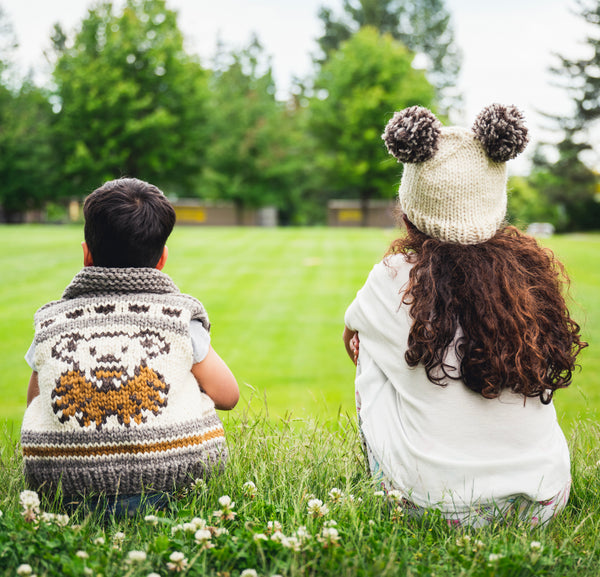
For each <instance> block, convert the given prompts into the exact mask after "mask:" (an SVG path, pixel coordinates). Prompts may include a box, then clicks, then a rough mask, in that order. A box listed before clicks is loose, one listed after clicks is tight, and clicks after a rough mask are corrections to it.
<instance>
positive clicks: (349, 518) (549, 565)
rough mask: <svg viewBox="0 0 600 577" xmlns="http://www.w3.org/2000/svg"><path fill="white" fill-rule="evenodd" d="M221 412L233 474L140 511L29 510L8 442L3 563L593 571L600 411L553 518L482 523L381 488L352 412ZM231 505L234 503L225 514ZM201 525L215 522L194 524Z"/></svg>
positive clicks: (284, 570)
mask: <svg viewBox="0 0 600 577" xmlns="http://www.w3.org/2000/svg"><path fill="white" fill-rule="evenodd" d="M224 425H225V431H226V435H227V437H228V443H229V450H230V461H229V463H228V465H227V468H226V470H225V473H224V474H223V475H221V476H219V477H215V478H212V479H209V480H208V482H206V483H203V482H199V483H198V484H197V485H196V486H195V487H194V488H192V489H191V490H190V491H189V492H180V493H179V494H178V495H177V496H176V499H175V500H174V501H173V503H172V506H171V507H168V508H167V509H165V510H163V511H155V510H149V511H146V512H145V513H142V514H140V515H139V516H137V517H134V518H132V519H115V518H112V517H108V518H105V519H103V518H102V517H101V516H100V515H98V514H92V515H88V516H85V515H84V514H83V513H84V512H83V510H79V511H76V512H75V513H74V514H73V516H72V517H71V518H68V519H67V518H65V517H57V516H56V515H62V514H63V511H62V509H61V508H60V505H59V503H58V502H52V503H48V502H45V501H42V503H41V504H40V512H39V513H36V514H35V516H34V517H35V518H34V519H32V520H30V521H27V520H26V517H25V516H24V515H23V513H24V512H25V507H24V506H23V505H21V503H20V502H19V501H20V495H19V493H20V491H21V490H22V489H24V486H23V480H22V474H21V464H22V463H21V459H20V456H19V454H18V449H17V448H16V447H15V446H14V444H6V443H0V447H1V449H2V453H1V456H0V480H1V481H2V487H3V488H4V491H3V493H2V496H1V497H0V511H2V513H3V514H2V515H1V516H0V567H2V569H3V570H4V571H5V572H6V574H7V575H8V574H10V575H14V574H16V570H17V568H18V567H19V566H21V565H22V564H28V565H30V566H31V569H32V571H33V572H34V573H35V574H37V575H46V576H48V577H54V576H61V577H62V576H63V575H68V576H70V575H73V576H75V575H86V574H90V575H97V574H102V575H104V576H105V577H113V576H122V575H128V576H130V577H147V576H148V575H149V574H150V573H151V572H156V573H159V574H160V575H168V574H177V573H176V572H175V571H174V570H173V569H170V567H169V563H174V562H175V560H176V559H177V558H179V564H180V565H181V566H185V571H183V572H182V573H183V574H186V575H191V576H192V575H193V576H205V575H206V576H216V575H221V576H223V575H230V576H231V577H238V576H240V575H244V573H243V571H246V570H254V571H255V572H256V574H257V575H259V576H260V577H265V576H273V575H275V574H280V575H286V576H287V577H299V576H309V575H322V576H328V575H331V576H335V577H340V576H348V577H351V576H352V577H354V576H363V577H367V576H377V577H391V576H395V575H423V576H426V575H434V574H435V575H438V576H440V577H442V576H446V577H454V576H456V575H470V576H473V577H492V576H493V577H513V576H516V575H518V576H522V577H533V576H536V577H537V576H546V577H560V576H563V575H572V574H575V573H574V572H575V571H576V574H577V575H578V576H582V577H596V576H597V575H598V570H599V568H600V548H599V546H598V539H597V533H598V530H599V529H600V526H599V519H600V475H599V472H598V465H597V461H598V458H599V457H600V454H599V451H598V440H599V438H600V430H599V429H598V425H597V424H594V423H591V422H587V423H584V424H581V425H580V426H579V427H578V430H577V431H576V432H575V433H574V434H573V436H572V437H571V451H572V461H573V487H572V491H571V498H570V502H569V504H568V505H567V507H566V509H565V510H564V511H563V512H562V513H561V514H560V515H559V516H558V517H557V518H556V519H555V520H554V521H552V522H551V523H550V524H549V526H547V527H542V528H539V527H538V528H532V527H529V526H528V525H524V524H521V523H517V522H515V521H513V520H508V521H507V522H505V523H502V524H500V523H497V524H494V525H491V526H489V527H484V528H481V529H477V530H473V529H461V528H457V527H450V526H448V525H447V523H446V522H444V521H443V520H442V519H440V518H439V516H438V515H436V514H435V513H433V512H432V513H430V514H428V515H426V516H425V517H424V518H422V519H418V518H414V517H411V516H410V515H409V513H408V512H407V511H402V510H401V509H400V510H399V509H398V507H397V504H396V503H395V502H394V500H393V499H392V498H389V497H388V498H386V497H385V496H383V495H380V494H378V493H377V492H376V490H377V487H376V486H375V485H374V483H373V482H372V481H371V479H370V478H369V476H368V474H367V471H366V467H365V463H364V458H363V455H362V454H361V451H360V443H359V439H358V435H357V431H356V427H355V425H354V424H353V418H350V419H348V418H345V417H340V418H339V419H338V420H337V421H328V422H325V423H319V422H314V421H309V420H307V421H302V422H299V421H293V420H291V419H282V420H281V421H280V422H279V423H277V424H274V423H272V422H269V421H267V420H265V419H264V417H263V416H261V415H254V414H244V415H241V416H239V417H237V418H230V419H225V421H224ZM224 496H227V497H229V499H230V502H229V505H227V502H228V501H227V500H226V499H222V497H224ZM313 498H316V499H319V501H320V502H321V505H319V503H312V507H311V509H312V510H313V511H315V513H316V514H314V515H313V514H311V513H310V512H309V501H311V499H313ZM25 502H26V501H25ZM224 510H227V511H231V512H232V513H235V515H234V516H233V518H229V519H225V518H224V515H223V514H222V513H223V511H224ZM215 511H217V512H220V513H221V514H220V516H215V515H214V512H215ZM43 513H45V514H43ZM48 513H51V515H48ZM146 513H148V514H149V515H146ZM319 513H320V514H319ZM227 516H229V517H231V516H232V515H227ZM334 523H335V524H334ZM203 526H206V527H207V528H210V529H208V530H209V531H210V533H209V535H207V534H206V532H205V531H206V529H205V530H204V531H202V532H201V533H200V534H199V533H197V531H198V530H199V529H200V528H201V527H203ZM223 530H225V531H223ZM203 539H204V541H203ZM207 545H208V546H207ZM175 553H179V554H180V556H179V557H172V556H173V555H174V554H175ZM183 559H185V561H184V560H183ZM172 567H173V566H172ZM174 568H175V567H174ZM21 571H23V569H21ZM21 574H23V573H21ZM253 574H254V573H248V572H246V574H245V575H247V576H249V575H253Z"/></svg>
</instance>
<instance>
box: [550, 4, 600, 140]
mask: <svg viewBox="0 0 600 577" xmlns="http://www.w3.org/2000/svg"><path fill="white" fill-rule="evenodd" d="M577 7H578V14H579V16H580V18H581V19H582V20H583V21H584V22H585V23H586V24H587V25H588V34H587V35H586V36H585V38H584V41H585V44H586V46H587V48H588V50H587V51H586V57H584V58H567V57H565V56H560V55H559V56H558V61H559V63H558V65H557V66H555V67H554V68H553V69H552V72H553V73H554V75H555V77H556V78H557V80H558V81H559V82H561V84H562V85H563V86H564V88H565V90H567V92H568V94H569V95H570V96H571V98H572V100H573V103H574V105H575V114H574V117H573V118H571V119H568V121H569V127H570V128H571V129H572V130H574V131H575V132H581V131H584V130H585V129H586V128H587V126H588V125H589V123H590V122H593V121H595V120H598V119H600V76H599V75H598V67H599V66H600V1H599V0H577ZM563 122H564V120H563Z"/></svg>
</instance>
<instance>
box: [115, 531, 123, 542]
mask: <svg viewBox="0 0 600 577" xmlns="http://www.w3.org/2000/svg"><path fill="white" fill-rule="evenodd" d="M113 541H115V542H116V543H122V542H123V541H125V533H123V532H121V531H117V532H116V533H115V534H114V535H113Z"/></svg>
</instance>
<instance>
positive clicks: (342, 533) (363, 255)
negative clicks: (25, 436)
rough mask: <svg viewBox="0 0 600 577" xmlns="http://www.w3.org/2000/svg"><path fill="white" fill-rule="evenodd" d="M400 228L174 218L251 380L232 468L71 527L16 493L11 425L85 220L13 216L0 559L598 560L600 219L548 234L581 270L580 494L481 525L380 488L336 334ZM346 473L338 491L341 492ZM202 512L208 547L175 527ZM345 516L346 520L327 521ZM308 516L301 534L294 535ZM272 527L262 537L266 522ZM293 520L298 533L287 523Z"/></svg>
mask: <svg viewBox="0 0 600 577" xmlns="http://www.w3.org/2000/svg"><path fill="white" fill-rule="evenodd" d="M392 235H393V232H391V231H381V230H340V229H283V230H282V229H278V230H261V229H198V228H177V229H176V230H175V232H174V234H173V236H172V238H171V239H170V242H169V249H170V258H169V262H168V264H167V267H166V269H165V270H166V272H168V273H169V274H170V275H171V276H172V277H173V278H174V280H175V281H176V282H177V284H178V285H179V286H180V288H181V289H182V290H183V291H185V292H189V293H191V294H194V295H196V296H198V297H199V298H200V299H201V300H202V301H203V302H204V304H205V305H206V307H207V309H208V311H209V313H210V316H211V320H212V322H213V327H214V328H213V344H214V346H215V348H216V349H217V350H218V351H219V353H220V354H221V355H222V356H223V357H224V358H225V359H226V360H227V362H228V363H229V365H230V366H231V367H232V369H233V370H234V372H235V374H236V376H237V377H238V380H239V382H240V383H242V384H243V385H242V394H243V398H242V401H241V403H240V407H241V408H240V409H236V410H235V411H234V412H233V413H230V414H229V413H228V414H224V415H223V417H224V424H225V429H226V433H227V438H228V443H229V447H230V462H229V464H228V467H227V468H226V471H225V473H224V474H223V475H222V476H220V477H218V478H214V479H210V480H209V481H208V483H207V485H206V486H205V487H199V488H197V489H194V490H192V491H191V492H189V493H188V494H182V495H179V497H178V500H177V502H176V504H175V506H174V507H173V508H172V509H169V510H167V511H164V512H156V513H155V514H156V519H154V518H152V519H150V520H148V521H145V520H144V519H143V518H139V517H138V518H134V519H125V520H115V519H114V518H109V519H107V520H104V521H103V520H102V519H101V518H99V517H97V516H85V515H84V514H83V512H81V511H79V512H76V513H75V515H74V516H73V517H72V518H71V519H69V520H68V522H67V524H66V526H64V527H62V526H59V525H57V523H56V522H47V521H42V520H40V519H39V517H38V521H37V522H34V523H31V522H27V521H26V520H25V518H24V517H23V515H22V507H21V506H20V504H19V493H20V491H22V490H23V489H24V488H25V487H24V484H23V479H22V475H21V466H22V463H21V457H20V454H19V448H18V445H17V443H16V440H15V439H16V437H17V436H18V428H19V425H20V419H21V416H22V413H23V408H24V406H25V396H26V385H27V380H28V377H29V369H28V367H27V366H26V364H25V362H24V361H23V354H24V352H25V351H26V349H27V347H28V346H29V343H30V341H31V338H32V333H33V328H32V321H31V318H32V314H33V311H34V310H35V309H36V308H38V307H39V306H41V305H42V304H44V303H45V302H47V301H48V300H50V299H54V298H58V297H59V296H60V294H61V293H62V290H63V289H64V287H65V286H66V284H67V283H68V282H69V281H70V280H71V278H72V276H73V275H74V274H75V273H76V272H77V270H79V268H80V264H81V255H80V249H79V248H78V244H79V242H80V241H81V240H82V232H81V229H80V228H76V227H56V228H55V227H42V226H27V227H0V242H2V245H3V246H4V247H5V251H4V254H3V257H2V258H3V261H2V264H3V267H2V269H3V275H2V277H1V280H0V303H2V304H1V305H0V306H1V314H0V346H1V347H2V371H1V372H0V395H2V399H3V402H2V404H0V418H2V420H3V421H4V422H5V428H6V431H5V433H4V438H0V485H1V486H2V487H3V489H4V490H3V492H2V495H0V512H2V514H1V515H0V569H1V570H2V572H1V573H2V574H6V575H14V574H15V573H16V571H17V569H18V567H19V566H20V565H21V564H24V563H27V564H29V565H31V566H32V571H33V572H34V573H35V574H37V575H38V576H54V575H56V576H58V575H61V576H62V575H86V574H87V575H99V574H101V575H103V576H105V577H110V576H116V575H128V576H132V577H133V576H147V575H148V574H150V573H151V572H157V573H158V574H160V575H163V576H164V575H167V574H171V573H172V572H171V571H170V570H169V568H168V563H173V562H174V561H173V560H171V558H170V556H171V555H172V554H173V553H181V555H182V556H183V557H184V558H185V559H186V561H187V569H186V572H187V573H186V574H189V575H210V576H212V575H215V576H217V575H219V576H221V577H225V576H231V577H237V576H239V575H242V574H243V571H244V570H245V569H251V570H255V571H256V572H257V574H258V575H260V576H267V575H269V576H272V575H275V574H281V575H285V576H286V577H294V576H300V575H302V576H311V575H335V576H344V575H348V576H353V575H364V576H367V575H377V576H387V575H390V576H391V575H413V576H417V575H419V576H433V575H437V576H448V577H450V576H455V575H464V576H473V577H479V576H485V577H492V576H498V577H499V576H524V577H525V576H534V575H535V576H538V575H542V576H556V577H558V576H563V575H575V574H577V575H578V576H590V577H591V576H594V577H596V576H597V575H598V574H599V573H600V547H599V545H598V539H597V534H598V531H599V530H600V448H599V447H600V443H599V442H598V441H599V439H600V427H599V425H598V424H597V423H596V422H595V421H596V420H597V416H598V410H599V407H600V387H599V385H600V382H599V379H600V377H599V375H600V366H599V359H598V356H597V355H596V353H595V347H596V346H597V345H598V343H599V342H600V326H599V325H600V304H599V303H598V299H597V293H598V287H599V286H600V276H599V275H600V266H599V265H600V262H599V258H600V257H599V255H600V235H585V236H565V237H555V238H553V239H551V240H549V241H548V244H549V245H550V246H551V247H552V248H553V249H554V250H555V251H556V253H557V254H558V255H559V257H560V258H561V259H562V260H563V261H564V262H565V263H566V265H567V268H568V270H569V272H570V274H571V277H572V279H573V286H572V291H571V292H572V297H573V299H574V300H573V305H572V309H573V313H574V316H575V317H576V318H577V319H578V320H580V321H581V324H582V327H583V333H584V335H585V338H586V339H587V340H588V341H589V342H590V348H589V349H587V350H586V351H585V352H584V355H583V356H582V363H583V371H582V372H581V373H580V374H577V375H576V377H575V381H574V383H573V385H572V387H570V389H567V390H565V391H560V392H559V394H558V395H557V399H556V405H557V411H558V415H559V419H560V421H561V423H562V424H563V427H564V428H565V429H566V430H567V431H568V437H569V439H570V445H571V452H572V469H573V487H572V492H571V499H570V501H569V504H568V506H567V508H566V510H565V511H564V512H563V513H562V514H561V515H560V516H559V517H558V518H557V519H556V520H555V521H554V522H553V523H552V524H550V525H549V526H548V527H545V528H533V529H532V528H531V527H529V526H525V525H522V524H519V523H518V522H516V521H514V520H512V521H509V522H507V523H505V524H503V525H494V526H490V527H486V528H483V529H479V530H476V531H475V530H469V529H456V528H450V527H448V526H447V524H446V523H444V522H443V521H442V520H441V519H439V518H438V517H437V516H436V515H435V514H431V515H429V516H427V517H425V518H423V519H413V518H410V517H408V516H406V515H401V514H400V513H399V512H398V511H396V509H395V507H394V506H393V504H392V503H390V502H389V501H386V500H384V499H382V498H381V497H379V496H377V495H376V494H375V487H373V485H372V483H371V481H370V479H369V476H368V474H367V472H366V470H365V466H364V460H363V456H362V454H361V453H360V448H359V442H358V438H357V432H356V427H355V419H354V408H353V386H352V382H353V365H352V364H351V363H350V361H349V360H348V359H347V358H346V356H345V353H344V350H343V346H342V344H341V329H342V325H343V314H344V310H345V309H346V307H347V305H348V304H349V303H350V301H351V300H352V298H353V297H354V294H355V293H356V290H357V289H358V288H360V286H361V285H362V284H363V282H364V280H365V278H366V276H367V274H368V272H369V270H370V268H371V266H372V265H373V264H374V263H375V262H376V261H377V260H379V258H380V257H381V255H382V253H383V252H384V250H385V247H386V245H387V243H388V242H389V240H390V239H391V238H392ZM265 399H266V402H265ZM0 437H2V435H0ZM248 481H252V482H253V483H254V484H255V486H256V494H255V496H254V497H251V496H250V495H248V494H247V493H246V491H245V488H244V485H245V483H247V482H248ZM334 488H337V489H339V490H340V491H341V492H342V493H343V497H338V498H337V500H335V499H332V496H331V495H330V491H331V490H332V489H334ZM223 495H229V496H230V497H231V498H232V500H233V501H234V502H235V506H234V511H235V512H236V513H237V515H236V517H235V518H234V519H232V520H230V521H217V519H216V518H214V517H213V512H214V511H215V510H218V509H220V507H221V505H220V504H219V498H220V497H221V496H223ZM332 495H334V496H335V493H332ZM350 495H353V498H352V499H351V498H350V497H349V496H350ZM312 497H315V498H318V499H320V500H321V501H322V502H323V503H324V504H325V505H326V506H327V508H328V512H327V513H326V514H325V515H323V516H322V517H317V518H313V517H311V516H310V515H309V513H308V502H309V500H310V499H311V498H312ZM42 509H43V510H44V511H46V512H53V513H59V512H60V508H59V505H58V503H56V502H55V503H42ZM195 517H196V518H202V519H205V520H206V521H207V522H208V523H209V524H210V523H213V524H214V525H215V526H218V527H224V528H227V530H228V533H227V534H221V535H220V536H216V535H214V536H212V537H211V539H210V542H211V544H214V545H215V546H214V547H212V548H208V549H207V548H203V547H202V546H201V545H199V544H197V543H196V542H195V540H194V534H193V533H187V532H185V531H184V530H181V531H175V532H173V530H174V528H176V527H177V526H178V525H180V524H183V523H185V522H190V521H191V520H192V519H193V518H195ZM332 520H335V521H336V522H337V525H335V526H333V527H331V526H330V527H327V525H330V523H331V521H332ZM269 522H272V523H273V522H278V523H281V533H282V534H283V535H284V536H285V539H283V538H282V537H281V535H279V537H278V538H276V539H275V540H273V539H272V530H271V531H270V530H269V526H268V523H269ZM301 527H305V528H306V534H307V535H308V536H307V537H306V538H305V539H301V538H300V537H298V531H299V530H300V528H301ZM325 528H327V529H328V530H329V533H328V534H327V532H325V533H324V529H325ZM331 529H335V532H332V531H331ZM260 534H265V536H266V537H267V540H260V539H259V540H256V537H255V535H260ZM300 534H301V535H302V533H300ZM336 534H337V540H336V539H335V537H336ZM121 535H123V536H124V540H121V539H119V537H121ZM294 536H296V539H298V541H294V539H290V537H294ZM296 549H297V550H296ZM132 551H138V552H139V551H141V552H143V554H142V553H137V554H134V555H133V557H134V558H137V559H139V560H137V561H136V560H135V559H132V558H131V557H130V555H129V553H130V552H132ZM81 552H82V553H81ZM78 553H79V554H78ZM142 557H143V559H142ZM247 575H251V573H250V574H247Z"/></svg>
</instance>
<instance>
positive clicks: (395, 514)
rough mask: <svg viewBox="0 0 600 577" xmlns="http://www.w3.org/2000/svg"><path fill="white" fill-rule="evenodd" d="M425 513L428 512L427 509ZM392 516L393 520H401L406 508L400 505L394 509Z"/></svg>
mask: <svg viewBox="0 0 600 577" xmlns="http://www.w3.org/2000/svg"><path fill="white" fill-rule="evenodd" d="M425 513H427V511H425ZM391 517H392V521H399V520H400V519H402V517H404V509H403V508H402V507H400V505H398V506H397V507H395V508H394V510H393V511H392V515H391Z"/></svg>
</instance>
